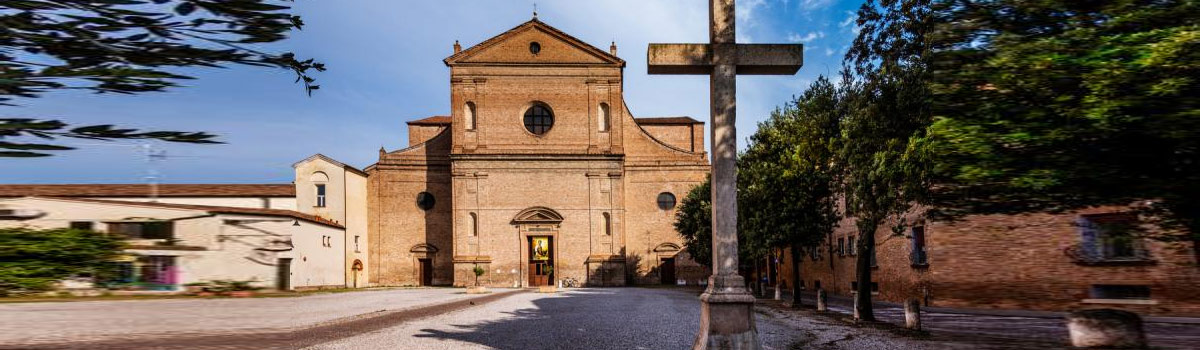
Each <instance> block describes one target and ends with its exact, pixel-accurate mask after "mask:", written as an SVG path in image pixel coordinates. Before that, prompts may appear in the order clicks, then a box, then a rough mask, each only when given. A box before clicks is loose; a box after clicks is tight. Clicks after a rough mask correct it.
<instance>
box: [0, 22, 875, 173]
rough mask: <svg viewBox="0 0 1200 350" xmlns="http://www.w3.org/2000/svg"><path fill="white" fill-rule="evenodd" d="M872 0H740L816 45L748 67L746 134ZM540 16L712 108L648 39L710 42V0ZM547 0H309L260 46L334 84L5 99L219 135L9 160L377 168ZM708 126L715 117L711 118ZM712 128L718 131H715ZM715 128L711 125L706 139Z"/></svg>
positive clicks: (742, 83) (167, 167)
mask: <svg viewBox="0 0 1200 350" xmlns="http://www.w3.org/2000/svg"><path fill="white" fill-rule="evenodd" d="M861 3H862V1H857V0H856V1H845V0H842V1H839V0H738V1H737V9H736V18H737V25H736V30H737V40H738V42H741V43H803V44H804V45H805V62H804V67H803V68H801V69H800V72H799V73H798V74H796V75H794V76H739V77H738V81H737V88H738V90H737V125H736V127H737V133H738V146H739V148H744V147H745V144H746V139H747V138H748V137H749V136H750V135H751V134H753V133H754V130H755V129H756V128H757V124H758V123H759V122H760V121H763V120H765V119H766V118H767V117H769V116H770V113H771V111H773V110H774V109H776V108H778V107H781V106H783V105H784V104H786V103H787V102H788V101H791V100H792V98H793V96H795V95H799V94H800V93H801V92H803V90H804V88H805V87H807V86H808V85H809V84H810V83H811V82H812V81H813V80H815V79H816V78H817V77H818V76H820V75H832V74H836V73H837V72H838V70H839V67H840V66H841V61H842V57H843V55H844V54H845V52H846V50H847V49H848V48H849V45H850V43H851V42H852V41H853V40H854V36H855V34H856V32H857V28H856V27H855V25H854V22H853V20H854V13H853V11H854V10H855V9H857V8H858V6H859V5H860V4H861ZM536 4H537V12H538V19H540V20H541V21H543V22H545V23H547V24H549V25H551V26H554V27H555V28H558V29H560V30H562V31H564V32H566V33H568V34H571V35H572V36H574V37H576V38H579V39H581V40H583V41H585V42H587V43H589V44H591V45H593V46H596V47H599V48H602V49H604V50H605V51H607V48H608V45H609V43H610V42H613V41H615V42H616V45H617V47H618V56H620V57H621V58H623V59H624V60H625V61H626V62H627V66H626V68H625V85H624V88H625V100H626V102H627V104H628V105H629V108H630V110H631V111H632V112H633V115H634V116H635V117H653V116H681V115H684V116H691V117H693V118H695V119H698V120H702V121H705V122H707V121H708V119H709V113H708V110H709V108H708V104H709V101H708V78H707V77H706V76H676V75H655V76H650V75H647V74H646V60H645V57H646V48H647V45H648V44H649V43H704V42H707V41H708V29H707V26H708V9H707V6H708V5H707V1H702V0H587V1H580V0H538V1H536ZM533 9H534V1H526V0H522V1H497V0H486V1H485V0H439V1H396V0H353V1H346V0H337V1H334V0H324V1H322V0H298V1H296V2H295V6H294V8H293V13H295V14H297V15H299V16H301V17H302V18H303V19H304V22H305V27H304V28H303V30H301V31H299V32H294V33H293V34H292V35H291V37H290V38H288V39H287V40H285V41H282V42H278V43H272V44H269V45H267V46H264V47H262V48H264V49H267V50H274V51H292V52H296V53H297V54H298V56H300V57H311V58H316V59H317V60H318V61H320V62H323V63H325V65H326V66H327V67H328V71H326V72H321V73H317V74H316V75H315V77H316V78H317V83H318V84H319V85H321V89H320V90H319V91H316V92H315V93H314V94H313V95H312V96H311V97H310V96H307V95H306V94H305V93H304V89H303V87H302V86H300V85H296V84H293V79H294V76H293V75H292V73H290V72H288V71H284V70H278V69H269V68H260V67H245V66H230V67H226V68H220V69H214V68H203V69H201V68H197V69H184V70H179V71H178V72H180V73H183V74H187V75H191V76H193V77H195V78H197V79H196V80H190V81H185V82H183V84H184V85H185V86H184V87H180V88H176V89H172V90H169V91H168V92H163V93H148V94H141V95H131V96H124V95H113V94H99V95H97V94H88V93H83V92H52V93H49V94H47V95H45V96H44V97H42V98H37V99H22V100H17V101H15V102H17V104H18V106H15V107H10V106H0V115H4V116H5V117H32V118H41V119H60V120H63V121H66V122H68V123H71V124H73V125H92V124H116V125H119V126H122V127H133V128H139V129H147V130H176V131H205V132H209V133H213V134H217V135H220V136H219V138H218V140H219V141H222V142H224V144H220V145H194V144H179V143H168V142H157V141H153V142H150V143H149V144H150V147H152V148H153V149H155V150H158V151H160V152H165V155H166V157H164V158H159V159H158V160H154V161H149V160H148V157H146V155H145V154H146V152H145V150H144V148H145V142H139V141H112V142H103V141H88V140H63V141H61V144H64V145H69V146H76V147H78V148H79V149H77V150H73V151H65V152H58V153H56V155H55V156H53V157H43V158H32V159H12V158H10V159H3V160H0V164H2V165H0V170H2V171H0V183H40V184H51V183H145V182H146V181H148V180H147V179H146V178H147V176H148V175H150V174H154V176H155V178H156V179H157V180H156V181H158V182H162V183H290V182H291V181H292V179H293V176H294V175H293V173H292V168H291V165H292V164H293V163H295V162H296V161H299V160H302V159H304V158H306V157H308V156H311V155H313V154H316V153H321V154H324V155H326V156H329V157H332V158H334V159H337V160H339V161H341V162H343V163H346V164H349V165H352V166H355V167H358V168H364V167H366V166H369V165H371V164H373V163H374V162H375V161H376V160H377V159H378V154H379V153H378V150H379V148H380V147H383V148H385V149H387V150H389V151H392V150H396V149H400V148H403V147H405V146H406V145H407V140H408V135H407V130H406V125H405V122H407V121H411V120H416V119H420V118H424V117H428V116H432V115H446V114H449V111H450V95H449V89H450V79H449V68H447V67H446V66H445V64H443V63H442V59H444V58H446V57H447V56H450V55H451V54H452V53H453V44H454V41H455V40H458V41H459V42H460V43H461V44H462V45H463V47H464V49H465V48H468V47H471V46H473V45H475V44H477V43H479V42H481V41H484V40H486V39H488V38H491V37H493V36H495V35H498V34H500V33H503V32H504V31H506V30H509V29H511V28H513V27H515V26H517V25H519V24H521V23H524V22H525V21H528V20H529V19H530V18H531V16H532V12H533ZM706 128H707V124H706ZM706 135H707V132H706ZM706 138H707V137H706Z"/></svg>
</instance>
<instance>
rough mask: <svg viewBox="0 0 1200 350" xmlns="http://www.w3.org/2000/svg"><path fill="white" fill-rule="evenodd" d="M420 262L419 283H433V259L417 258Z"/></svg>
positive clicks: (430, 284) (423, 284) (426, 284)
mask: <svg viewBox="0 0 1200 350" xmlns="http://www.w3.org/2000/svg"><path fill="white" fill-rule="evenodd" d="M417 260H418V261H420V262H421V285H422V286H432V285H433V259H417Z"/></svg>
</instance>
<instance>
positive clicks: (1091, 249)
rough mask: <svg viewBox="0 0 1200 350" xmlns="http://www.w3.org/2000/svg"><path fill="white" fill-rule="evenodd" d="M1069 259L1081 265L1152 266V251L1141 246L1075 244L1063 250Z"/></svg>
mask: <svg viewBox="0 0 1200 350" xmlns="http://www.w3.org/2000/svg"><path fill="white" fill-rule="evenodd" d="M1063 253H1065V254H1066V255H1067V257H1069V258H1071V260H1072V261H1074V262H1075V263H1076V264H1081V265H1120V264H1152V263H1154V258H1153V257H1151V256H1150V251H1149V250H1147V249H1146V248H1145V247H1143V246H1141V245H1140V244H1136V245H1126V246H1116V247H1114V246H1096V245H1085V244H1082V243H1080V244H1075V245H1072V246H1070V247H1067V248H1066V249H1064V250H1063Z"/></svg>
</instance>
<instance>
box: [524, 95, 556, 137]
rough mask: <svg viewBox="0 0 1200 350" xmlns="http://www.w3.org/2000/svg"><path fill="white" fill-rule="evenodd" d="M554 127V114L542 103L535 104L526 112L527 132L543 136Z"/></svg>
mask: <svg viewBox="0 0 1200 350" xmlns="http://www.w3.org/2000/svg"><path fill="white" fill-rule="evenodd" d="M553 126H554V113H553V112H551V111H550V108H549V107H546V105H544V104H541V103H534V104H533V106H530V107H529V109H527V110H525V130H529V132H531V133H533V134H534V135H538V136H541V135H543V134H545V133H546V132H547V131H550V127H553Z"/></svg>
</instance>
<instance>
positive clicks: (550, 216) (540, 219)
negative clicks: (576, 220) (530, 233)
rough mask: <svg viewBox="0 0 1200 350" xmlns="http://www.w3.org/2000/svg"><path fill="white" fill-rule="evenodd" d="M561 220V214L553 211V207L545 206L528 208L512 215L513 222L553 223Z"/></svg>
mask: <svg viewBox="0 0 1200 350" xmlns="http://www.w3.org/2000/svg"><path fill="white" fill-rule="evenodd" d="M561 221H563V217H562V215H560V214H559V213H558V212H556V211H554V209H550V208H546V207H532V208H528V209H525V210H522V211H521V212H520V213H517V215H516V216H514V217H513V222H514V223H553V222H561Z"/></svg>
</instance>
